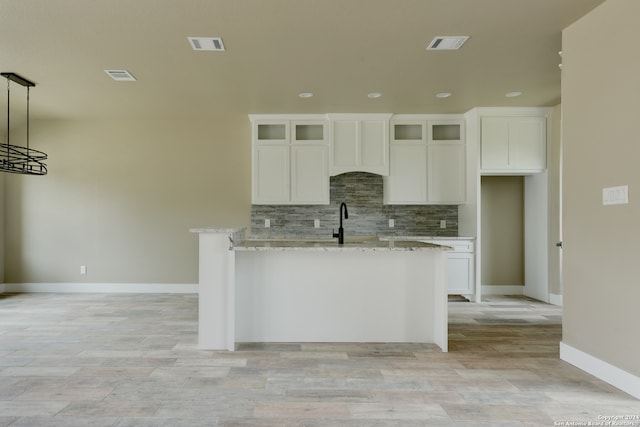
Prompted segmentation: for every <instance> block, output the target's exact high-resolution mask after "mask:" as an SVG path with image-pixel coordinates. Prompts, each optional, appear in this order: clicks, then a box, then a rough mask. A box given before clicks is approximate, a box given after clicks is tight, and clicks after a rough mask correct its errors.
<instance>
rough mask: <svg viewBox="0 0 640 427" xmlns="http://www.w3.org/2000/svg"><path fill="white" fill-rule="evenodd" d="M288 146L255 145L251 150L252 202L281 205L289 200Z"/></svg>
mask: <svg viewBox="0 0 640 427" xmlns="http://www.w3.org/2000/svg"><path fill="white" fill-rule="evenodd" d="M289 172H290V168H289V146H288V145H284V144H280V145H276V144H265V145H257V146H255V147H254V148H253V176H252V181H253V182H252V188H253V192H252V193H253V194H252V202H253V203H255V204H282V203H288V202H289V200H290V189H289V182H290V177H289Z"/></svg>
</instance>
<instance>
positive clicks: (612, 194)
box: [602, 185, 629, 205]
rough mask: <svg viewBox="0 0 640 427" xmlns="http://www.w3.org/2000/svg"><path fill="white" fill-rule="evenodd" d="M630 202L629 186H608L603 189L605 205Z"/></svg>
mask: <svg viewBox="0 0 640 427" xmlns="http://www.w3.org/2000/svg"><path fill="white" fill-rule="evenodd" d="M628 203H629V186H628V185H620V186H618V187H606V188H603V189H602V204H603V205H626V204H628Z"/></svg>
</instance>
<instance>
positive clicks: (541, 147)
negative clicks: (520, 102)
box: [480, 116, 547, 175]
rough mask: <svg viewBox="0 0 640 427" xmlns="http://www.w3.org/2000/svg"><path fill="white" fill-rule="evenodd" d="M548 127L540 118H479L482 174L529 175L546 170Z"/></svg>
mask: <svg viewBox="0 0 640 427" xmlns="http://www.w3.org/2000/svg"><path fill="white" fill-rule="evenodd" d="M546 136H547V126H546V118H545V117H541V116H506V117H497V116H484V117H482V118H481V136H480V146H481V149H480V169H481V170H480V171H481V173H482V174H485V175H490V174H494V175H496V174H531V173H539V172H542V171H544V170H545V169H546V167H547V161H546V158H547V148H546V147H547V138H546Z"/></svg>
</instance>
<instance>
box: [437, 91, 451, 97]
mask: <svg viewBox="0 0 640 427" xmlns="http://www.w3.org/2000/svg"><path fill="white" fill-rule="evenodd" d="M450 96H451V92H440V93H436V98H448V97H450Z"/></svg>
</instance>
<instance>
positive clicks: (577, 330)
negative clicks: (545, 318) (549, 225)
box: [562, 0, 640, 375]
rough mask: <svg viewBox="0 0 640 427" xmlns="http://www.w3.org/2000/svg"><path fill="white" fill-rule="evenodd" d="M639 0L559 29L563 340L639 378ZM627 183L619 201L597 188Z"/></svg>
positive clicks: (619, 1)
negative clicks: (625, 200) (605, 200)
mask: <svg viewBox="0 0 640 427" xmlns="http://www.w3.org/2000/svg"><path fill="white" fill-rule="evenodd" d="M638 16H640V1H638V0H609V1H607V2H605V3H604V4H602V5H601V6H600V7H598V8H597V9H595V10H594V11H593V12H591V13H590V14H588V15H587V16H586V17H584V18H582V19H581V20H579V21H578V22H576V23H575V24H573V25H572V26H570V27H569V28H567V29H566V30H565V31H564V32H563V52H564V55H563V64H564V66H563V71H562V74H563V75H562V79H563V83H562V120H563V128H562V133H563V145H564V153H563V156H564V164H563V172H564V173H563V181H564V185H563V202H564V205H563V213H564V217H563V234H564V244H565V246H564V251H563V257H564V265H563V269H564V275H563V285H564V289H563V291H564V294H563V295H564V314H563V341H564V342H565V343H566V344H568V345H570V346H572V347H574V348H577V349H578V350H581V351H583V352H586V353H588V354H590V355H592V356H594V357H596V358H598V359H601V360H603V361H605V362H608V363H610V364H612V365H614V366H616V367H618V368H621V369H623V370H626V371H628V372H630V373H632V374H634V375H640V358H639V357H638V355H639V354H640V340H638V339H637V334H636V333H635V329H634V328H635V327H637V324H638V303H639V302H640V262H638V260H639V259H640V246H639V245H638V242H639V241H640V167H639V159H640V144H638V117H640V103H639V102H638V93H640V56H639V55H637V52H638V49H637V42H638V40H640V26H638ZM624 184H628V185H629V201H630V203H629V204H627V205H618V206H603V205H602V188H603V187H608V186H618V185H624Z"/></svg>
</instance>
